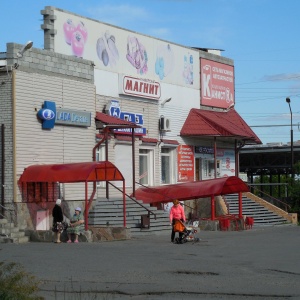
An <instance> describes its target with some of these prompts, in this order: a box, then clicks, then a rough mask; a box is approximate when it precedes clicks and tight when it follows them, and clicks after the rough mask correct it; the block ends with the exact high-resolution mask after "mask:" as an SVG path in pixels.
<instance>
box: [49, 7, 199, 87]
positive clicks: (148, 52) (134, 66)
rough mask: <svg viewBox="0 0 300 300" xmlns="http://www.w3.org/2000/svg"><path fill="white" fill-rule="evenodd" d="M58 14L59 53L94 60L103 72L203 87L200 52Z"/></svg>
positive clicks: (56, 39) (56, 10)
mask: <svg viewBox="0 0 300 300" xmlns="http://www.w3.org/2000/svg"><path fill="white" fill-rule="evenodd" d="M54 15H55V17H56V18H55V23H54V29H55V32H56V34H55V35H54V51H55V52H58V53H62V54H66V55H71V56H76V57H81V58H84V59H87V60H91V61H93V62H94V64H95V66H94V67H95V69H99V70H105V71H110V72H115V73H119V74H125V75H128V76H132V77H134V78H140V79H146V80H151V81H153V82H157V81H158V82H167V83H171V84H178V85H181V86H186V87H189V88H193V89H199V88H200V75H199V72H197V70H199V64H200V62H199V53H198V51H196V50H193V49H191V48H187V47H183V46H179V45H176V44H172V43H169V42H167V41H163V40H159V39H156V38H153V37H149V36H146V35H142V34H138V33H136V32H132V31H129V30H126V29H122V28H120V27H116V26H113V25H109V24H105V23H101V22H99V21H96V20H92V19H88V18H84V17H81V16H78V15H75V14H72V13H68V12H65V11H61V10H58V9H55V10H54Z"/></svg>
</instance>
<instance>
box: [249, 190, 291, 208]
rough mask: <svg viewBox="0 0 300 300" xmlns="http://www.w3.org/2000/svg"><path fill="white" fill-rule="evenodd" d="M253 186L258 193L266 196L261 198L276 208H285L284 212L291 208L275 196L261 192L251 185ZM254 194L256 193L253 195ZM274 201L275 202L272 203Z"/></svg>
mask: <svg viewBox="0 0 300 300" xmlns="http://www.w3.org/2000/svg"><path fill="white" fill-rule="evenodd" d="M253 188H254V189H255V190H256V191H258V192H259V193H262V194H263V195H265V196H266V198H262V199H263V200H265V201H267V202H269V203H270V204H273V205H275V206H277V207H278V208H281V209H283V210H285V211H286V212H288V211H289V210H290V209H291V206H290V205H289V204H287V203H285V202H283V201H281V200H279V199H277V198H274V197H273V196H271V195H269V194H267V193H265V192H263V191H262V190H260V189H258V188H257V187H255V186H253ZM255 196H256V195H255ZM273 202H276V203H277V204H275V203H273Z"/></svg>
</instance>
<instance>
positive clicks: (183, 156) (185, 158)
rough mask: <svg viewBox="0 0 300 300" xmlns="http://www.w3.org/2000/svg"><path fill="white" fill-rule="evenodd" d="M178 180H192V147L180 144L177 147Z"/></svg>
mask: <svg viewBox="0 0 300 300" xmlns="http://www.w3.org/2000/svg"><path fill="white" fill-rule="evenodd" d="M177 151H178V155H177V157H178V182H185V181H193V180H194V173H195V172H194V161H195V160H194V147H193V146H188V145H180V146H179V147H178V150H177Z"/></svg>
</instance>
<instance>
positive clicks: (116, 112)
mask: <svg viewBox="0 0 300 300" xmlns="http://www.w3.org/2000/svg"><path fill="white" fill-rule="evenodd" d="M108 112H109V115H110V116H112V117H117V118H119V119H121V120H125V121H129V122H132V123H135V124H137V125H140V126H142V125H144V119H143V115H142V114H137V113H133V112H126V111H121V108H120V103H119V101H118V100H111V102H110V107H109V109H108ZM131 130H132V129H131V128H119V129H114V132H116V133H119V134H130V133H131V132H132V131H131ZM134 133H135V134H136V135H145V134H146V128H144V127H142V128H134Z"/></svg>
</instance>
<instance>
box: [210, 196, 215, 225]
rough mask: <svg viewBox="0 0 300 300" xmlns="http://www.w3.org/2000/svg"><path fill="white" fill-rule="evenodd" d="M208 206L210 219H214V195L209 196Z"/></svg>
mask: <svg viewBox="0 0 300 300" xmlns="http://www.w3.org/2000/svg"><path fill="white" fill-rule="evenodd" d="M210 207H211V219H212V221H213V220H214V219H215V196H214V195H212V196H211V198H210Z"/></svg>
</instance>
